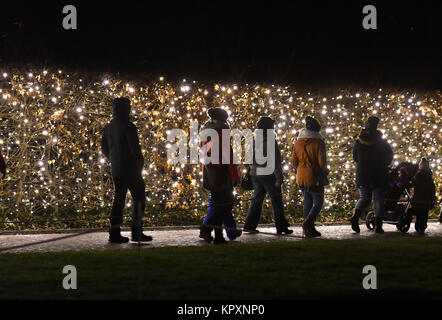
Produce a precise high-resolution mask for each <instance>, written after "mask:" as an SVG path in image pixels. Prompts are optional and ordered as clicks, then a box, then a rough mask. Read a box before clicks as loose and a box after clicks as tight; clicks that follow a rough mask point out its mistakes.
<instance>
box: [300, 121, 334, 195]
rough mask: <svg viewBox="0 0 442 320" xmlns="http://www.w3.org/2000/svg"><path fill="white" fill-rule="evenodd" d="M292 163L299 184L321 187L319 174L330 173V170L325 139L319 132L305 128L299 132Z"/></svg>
mask: <svg viewBox="0 0 442 320" xmlns="http://www.w3.org/2000/svg"><path fill="white" fill-rule="evenodd" d="M306 152H307V153H308V154H306ZM309 158H310V159H311V161H310V160H309ZM292 164H293V166H294V167H295V168H296V171H297V172H296V182H297V184H298V185H299V186H301V187H321V185H320V179H319V176H320V174H321V173H322V174H328V172H329V170H328V169H327V156H326V151H325V143H324V139H323V138H322V136H321V134H320V133H319V132H315V131H310V130H303V131H301V132H300V133H299V136H298V139H297V140H296V143H295V147H294V150H293V154H292Z"/></svg>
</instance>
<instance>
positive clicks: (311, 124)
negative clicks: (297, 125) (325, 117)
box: [305, 116, 321, 132]
mask: <svg viewBox="0 0 442 320" xmlns="http://www.w3.org/2000/svg"><path fill="white" fill-rule="evenodd" d="M305 127H306V128H307V130H311V131H315V132H319V130H321V125H320V124H319V122H318V121H317V120H316V119H314V118H312V117H310V116H308V117H307V118H305Z"/></svg>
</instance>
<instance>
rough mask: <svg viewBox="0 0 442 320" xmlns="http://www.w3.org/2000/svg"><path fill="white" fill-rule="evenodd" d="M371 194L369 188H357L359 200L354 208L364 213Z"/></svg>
mask: <svg viewBox="0 0 442 320" xmlns="http://www.w3.org/2000/svg"><path fill="white" fill-rule="evenodd" d="M372 196H373V191H372V189H371V188H365V187H363V188H359V200H358V202H357V203H356V209H357V210H359V211H360V212H361V213H364V212H365V210H367V208H368V206H369V205H370V203H371V199H372Z"/></svg>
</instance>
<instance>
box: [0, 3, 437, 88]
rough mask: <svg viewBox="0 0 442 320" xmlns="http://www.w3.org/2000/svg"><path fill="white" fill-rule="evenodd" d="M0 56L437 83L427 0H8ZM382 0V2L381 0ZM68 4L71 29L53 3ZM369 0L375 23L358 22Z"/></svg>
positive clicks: (256, 75)
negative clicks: (72, 13) (74, 16)
mask: <svg viewBox="0 0 442 320" xmlns="http://www.w3.org/2000/svg"><path fill="white" fill-rule="evenodd" d="M13 3H14V4H13V5H12V6H9V7H2V10H1V12H0V19H1V20H0V26H1V27H0V50H1V51H0V59H2V61H1V62H2V64H9V65H15V66H23V65H27V64H29V63H31V64H33V65H45V64H46V65H47V66H57V67H59V66H61V67H68V68H73V69H75V70H83V71H84V70H90V71H99V72H107V71H109V72H121V73H122V74H127V75H129V76H132V75H136V76H145V77H148V76H157V75H165V76H167V77H168V78H169V79H180V78H183V77H186V78H189V79H200V80H203V81H220V80H221V81H223V80H225V81H236V82H240V81H259V82H277V83H295V84H300V85H305V86H316V87H320V86H378V85H387V86H389V85H391V86H399V87H411V88H423V89H438V88H440V84H439V82H440V73H441V63H440V49H441V46H440V44H441V41H440V38H441V37H440V33H439V29H440V20H441V19H440V17H439V15H440V12H441V11H440V5H439V4H438V2H437V1H434V2H430V1H414V2H409V3H408V2H403V1H402V2H399V1H397V2H396V1H392V2H387V1H382V2H381V1H379V2H373V1H368V0H367V1H327V2H325V1H324V2H318V1H316V0H312V1H304V2H298V1H290V2H278V1H267V2H258V1H236V2H229V1H208V0H207V1H202V2H191V1H181V2H170V1H155V3H156V4H153V3H152V2H151V1H142V0H138V1H133V0H127V1H121V2H111V1H97V0H95V1H68V0H65V1H63V0H59V1H50V0H48V1H34V2H32V3H31V2H30V1H19V0H18V1H14V2H13ZM386 3H388V4H386ZM67 4H73V5H75V6H76V7H77V9H78V18H79V21H78V30H75V31H72V30H71V31H66V30H64V29H63V28H62V25H61V22H62V19H63V14H62V8H63V6H64V5H67ZM366 4H374V5H376V7H377V10H378V30H375V31H366V30H364V29H363V28H362V19H363V14H362V7H363V6H364V5H366Z"/></svg>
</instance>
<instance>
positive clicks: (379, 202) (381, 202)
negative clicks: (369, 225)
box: [373, 188, 385, 233]
mask: <svg viewBox="0 0 442 320" xmlns="http://www.w3.org/2000/svg"><path fill="white" fill-rule="evenodd" d="M373 197H374V200H373V202H374V204H373V209H374V216H375V220H376V222H375V224H376V229H375V231H376V233H383V232H384V230H383V229H382V219H383V217H384V211H385V189H384V188H375V189H373Z"/></svg>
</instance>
